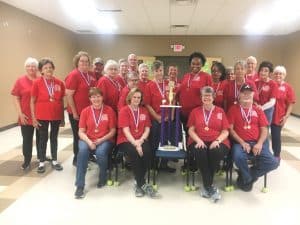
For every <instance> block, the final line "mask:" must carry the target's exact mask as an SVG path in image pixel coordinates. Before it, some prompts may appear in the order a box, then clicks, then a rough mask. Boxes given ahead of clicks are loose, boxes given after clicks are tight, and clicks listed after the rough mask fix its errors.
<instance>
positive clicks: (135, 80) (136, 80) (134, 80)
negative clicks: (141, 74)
mask: <svg viewBox="0 0 300 225" xmlns="http://www.w3.org/2000/svg"><path fill="white" fill-rule="evenodd" d="M130 81H132V82H138V81H139V79H131V80H130Z"/></svg>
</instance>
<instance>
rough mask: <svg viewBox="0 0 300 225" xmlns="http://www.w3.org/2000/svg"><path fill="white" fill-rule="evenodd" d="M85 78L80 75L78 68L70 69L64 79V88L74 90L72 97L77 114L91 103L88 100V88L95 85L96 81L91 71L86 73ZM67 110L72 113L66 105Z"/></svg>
mask: <svg viewBox="0 0 300 225" xmlns="http://www.w3.org/2000/svg"><path fill="white" fill-rule="evenodd" d="M84 75H86V74H84ZM86 80H87V81H89V82H90V84H88V83H87V82H86ZM86 80H85V79H84V78H83V77H82V75H81V73H80V71H79V70H78V69H74V70H73V71H71V72H70V73H69V74H68V76H67V77H66V79H65V83H66V89H69V90H73V91H75V93H74V95H73V99H74V104H75V107H76V110H77V113H78V114H79V115H80V114H81V111H82V110H83V109H84V108H85V107H87V106H89V105H90V104H91V103H90V100H89V89H90V87H95V86H96V82H97V80H96V78H95V77H94V75H93V74H91V72H89V73H88V74H87V77H86ZM67 110H68V113H70V114H72V110H71V108H70V106H68V108H67Z"/></svg>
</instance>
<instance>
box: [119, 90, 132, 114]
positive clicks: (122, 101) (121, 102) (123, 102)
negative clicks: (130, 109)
mask: <svg viewBox="0 0 300 225" xmlns="http://www.w3.org/2000/svg"><path fill="white" fill-rule="evenodd" d="M129 91H130V89H129V87H128V86H125V87H124V88H123V89H122V91H121V94H120V98H119V102H118V111H120V110H121V109H122V108H123V107H124V106H125V105H127V103H126V98H127V95H128V93H129Z"/></svg>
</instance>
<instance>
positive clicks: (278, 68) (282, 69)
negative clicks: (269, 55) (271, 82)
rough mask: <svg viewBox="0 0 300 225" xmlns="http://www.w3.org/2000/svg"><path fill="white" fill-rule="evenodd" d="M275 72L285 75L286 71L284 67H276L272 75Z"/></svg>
mask: <svg viewBox="0 0 300 225" xmlns="http://www.w3.org/2000/svg"><path fill="white" fill-rule="evenodd" d="M276 72H279V73H282V74H284V75H286V69H285V67H284V66H276V67H275V69H274V71H273V73H276Z"/></svg>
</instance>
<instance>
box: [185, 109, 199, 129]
mask: <svg viewBox="0 0 300 225" xmlns="http://www.w3.org/2000/svg"><path fill="white" fill-rule="evenodd" d="M196 110H197V109H194V110H193V111H192V112H191V114H190V116H189V119H188V122H187V127H191V126H193V125H194V124H195V119H196V115H195V114H196Z"/></svg>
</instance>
